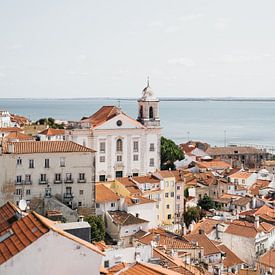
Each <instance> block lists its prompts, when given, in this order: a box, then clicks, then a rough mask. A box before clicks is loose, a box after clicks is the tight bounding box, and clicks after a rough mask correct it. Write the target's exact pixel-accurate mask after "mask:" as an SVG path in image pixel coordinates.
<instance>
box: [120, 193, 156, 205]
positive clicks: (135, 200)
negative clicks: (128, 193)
mask: <svg viewBox="0 0 275 275" xmlns="http://www.w3.org/2000/svg"><path fill="white" fill-rule="evenodd" d="M155 202H156V201H154V200H151V199H148V198H145V197H142V196H139V195H136V196H132V197H126V198H125V203H126V204H127V205H128V206H132V205H140V204H146V203H155Z"/></svg>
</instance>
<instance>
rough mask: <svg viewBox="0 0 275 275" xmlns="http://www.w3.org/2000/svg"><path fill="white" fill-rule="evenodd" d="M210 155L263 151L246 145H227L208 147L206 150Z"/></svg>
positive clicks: (257, 152) (259, 152)
mask: <svg viewBox="0 0 275 275" xmlns="http://www.w3.org/2000/svg"><path fill="white" fill-rule="evenodd" d="M206 153H207V154H209V155H210V156H220V155H238V154H240V155H244V154H262V153H263V151H261V150H260V149H257V148H254V147H248V146H243V147H240V146H227V147H210V148H208V149H207V150H206Z"/></svg>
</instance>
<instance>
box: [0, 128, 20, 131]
mask: <svg viewBox="0 0 275 275" xmlns="http://www.w3.org/2000/svg"><path fill="white" fill-rule="evenodd" d="M0 132H23V130H22V129H21V128H19V127H2V128H0Z"/></svg>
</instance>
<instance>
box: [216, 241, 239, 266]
mask: <svg viewBox="0 0 275 275" xmlns="http://www.w3.org/2000/svg"><path fill="white" fill-rule="evenodd" d="M218 247H219V249H220V250H221V251H222V252H224V253H225V259H224V260H223V265H224V267H226V268H229V267H231V266H234V265H237V264H242V263H243V261H242V260H241V259H240V258H239V257H238V256H237V255H236V254H235V253H233V252H232V251H231V250H230V249H229V248H228V247H227V246H225V245H224V244H220V245H218Z"/></svg>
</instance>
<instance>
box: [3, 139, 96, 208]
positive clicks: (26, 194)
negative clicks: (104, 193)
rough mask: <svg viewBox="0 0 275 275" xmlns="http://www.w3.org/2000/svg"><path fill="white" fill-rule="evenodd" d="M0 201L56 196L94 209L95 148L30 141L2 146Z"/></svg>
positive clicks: (69, 202) (72, 143)
mask: <svg viewBox="0 0 275 275" xmlns="http://www.w3.org/2000/svg"><path fill="white" fill-rule="evenodd" d="M0 149H1V152H0V174H1V178H0V190H1V192H0V203H1V204H3V203H5V202H6V201H8V200H10V201H13V202H15V203H17V204H18V202H19V200H20V199H25V200H27V202H29V203H30V202H31V200H33V199H35V198H36V199H43V198H44V197H51V196H55V197H56V198H57V199H59V200H60V201H61V202H63V203H64V204H66V205H68V206H69V207H71V208H73V209H75V208H77V207H88V208H91V207H92V208H94V206H95V205H94V204H95V203H94V202H95V184H94V177H95V164H94V163H95V160H94V159H95V151H94V150H92V149H89V148H86V147H84V146H81V145H79V144H76V143H74V142H71V141H28V142H11V143H5V144H3V146H2V147H0Z"/></svg>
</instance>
